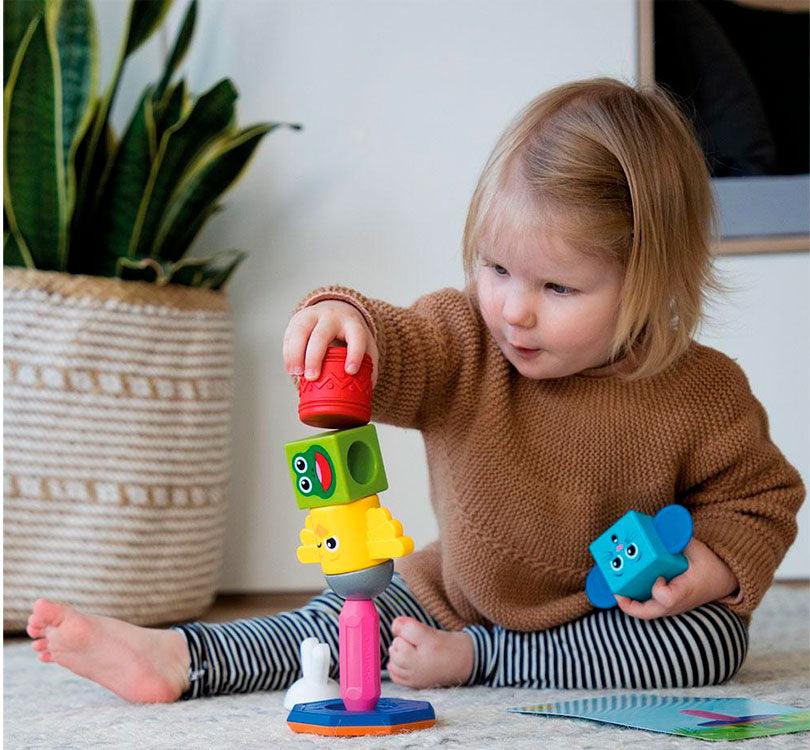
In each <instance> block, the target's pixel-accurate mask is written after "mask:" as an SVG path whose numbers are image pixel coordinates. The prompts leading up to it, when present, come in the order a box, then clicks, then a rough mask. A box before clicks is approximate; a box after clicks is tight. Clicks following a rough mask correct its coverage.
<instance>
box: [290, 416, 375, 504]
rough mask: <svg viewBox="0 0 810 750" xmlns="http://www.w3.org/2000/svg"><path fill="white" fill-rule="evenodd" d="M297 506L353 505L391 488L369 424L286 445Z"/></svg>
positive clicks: (314, 436) (371, 426)
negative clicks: (356, 501)
mask: <svg viewBox="0 0 810 750" xmlns="http://www.w3.org/2000/svg"><path fill="white" fill-rule="evenodd" d="M284 450H285V452H286V454H287V466H288V467H289V470H290V479H291V480H292V483H293V491H294V492H295V499H296V501H297V503H298V507H299V508H302V509H305V508H322V507H324V506H327V505H341V504H343V503H353V502H354V501H355V500H359V499H360V498H363V497H368V496H369V495H376V494H378V493H380V492H382V491H384V490H386V489H388V480H387V478H386V476H385V466H384V465H383V460H382V454H381V453H380V444H379V441H378V440H377V430H376V429H375V428H374V425H372V424H367V425H363V426H362V427H355V428H353V429H351V430H334V431H332V432H323V433H321V434H319V435H313V436H312V437H309V438H305V439H304V440H296V441H294V442H292V443H287V444H286V445H285V446H284Z"/></svg>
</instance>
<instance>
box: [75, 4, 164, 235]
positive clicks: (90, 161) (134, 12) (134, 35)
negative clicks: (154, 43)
mask: <svg viewBox="0 0 810 750" xmlns="http://www.w3.org/2000/svg"><path fill="white" fill-rule="evenodd" d="M172 2H173V0H133V1H132V5H131V6H130V10H129V18H128V20H127V30H126V33H125V34H124V41H123V45H122V47H121V53H120V55H119V56H118V61H117V62H116V65H115V71H114V72H113V76H112V80H111V81H110V85H109V87H108V88H107V91H106V93H105V94H104V98H103V99H102V100H101V102H100V104H99V106H98V111H97V113H96V115H95V117H94V118H93V127H92V129H91V135H90V140H89V141H88V143H87V146H86V147H85V148H86V151H87V156H86V158H84V159H83V169H82V171H81V172H80V173H79V174H80V177H79V180H78V184H79V187H78V191H77V211H78V214H79V224H80V225H82V226H84V225H85V224H86V222H87V221H88V215H89V214H92V213H93V211H94V209H95V205H96V202H97V196H98V194H99V193H100V192H103V190H104V185H103V183H102V184H98V183H97V182H96V181H95V179H94V177H95V176H97V175H98V174H102V175H103V174H104V172H105V165H106V161H105V162H104V163H101V164H100V162H101V159H100V157H99V156H98V155H97V154H96V151H97V150H98V149H99V148H101V147H102V146H103V143H102V141H103V139H104V138H106V137H107V132H108V129H109V117H110V111H111V110H112V107H113V104H114V102H115V97H116V94H117V93H118V84H119V83H120V81H121V74H122V72H123V70H124V65H125V63H126V60H127V57H129V55H131V54H132V53H133V52H134V51H135V50H136V49H138V47H140V46H141V45H142V44H143V43H144V42H145V41H146V40H147V39H148V38H149V37H150V36H152V34H153V33H154V32H155V30H156V29H157V28H158V27H159V26H160V24H161V23H162V22H163V19H164V18H165V16H166V13H167V12H168V10H169V8H170V7H171V5H172ZM91 186H92V188H91Z"/></svg>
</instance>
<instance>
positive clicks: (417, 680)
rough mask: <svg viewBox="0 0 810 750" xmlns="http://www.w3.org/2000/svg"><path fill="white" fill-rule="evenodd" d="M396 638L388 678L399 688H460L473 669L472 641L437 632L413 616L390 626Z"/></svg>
mask: <svg viewBox="0 0 810 750" xmlns="http://www.w3.org/2000/svg"><path fill="white" fill-rule="evenodd" d="M391 632H392V633H393V634H394V636H395V638H394V640H393V641H392V643H391V646H390V648H389V649H388V655H389V660H388V675H389V676H390V677H391V679H392V680H393V681H394V682H396V683H397V684H399V685H405V686H406V687H411V688H416V689H424V688H431V687H452V686H454V685H462V684H464V683H465V682H467V680H468V679H469V678H470V673H471V672H472V668H473V644H472V638H470V636H469V635H467V634H466V633H462V632H455V633H454V632H449V631H445V630H436V628H431V627H430V626H429V625H425V624H424V623H421V622H419V621H418V620H415V619H414V618H413V617H397V618H396V619H395V620H394V622H393V623H392V624H391Z"/></svg>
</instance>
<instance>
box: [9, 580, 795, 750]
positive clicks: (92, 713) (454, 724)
mask: <svg viewBox="0 0 810 750" xmlns="http://www.w3.org/2000/svg"><path fill="white" fill-rule="evenodd" d="M4 656H5V667H4V687H5V695H4V709H5V711H4V718H5V722H4V725H5V726H4V740H5V742H4V744H5V747H7V748H14V750H22V749H23V748H26V749H27V748H48V749H49V750H50V749H52V748H59V749H60V750H68V749H70V748H82V749H84V748H94V749H95V748H137V749H138V750H148V749H150V748H160V749H161V750H164V749H165V750H175V749H178V748H198V747H203V748H210V749H211V750H219V748H225V749H230V748H238V749H240V750H241V749H242V748H261V750H267V748H273V747H283V748H287V747H290V748H334V747H337V746H339V745H341V744H342V743H345V744H346V746H351V747H357V748H386V750H387V749H388V748H413V749H414V750H415V749H416V748H432V747H441V748H464V749H465V750H477V749H478V748H487V749H489V748H492V749H493V750H501V749H502V748H508V749H509V750H524V749H528V748H531V749H532V750H535V748H551V747H558V748H559V747H562V748H566V750H574V749H575V748H594V749H598V750H602V749H603V748H611V747H630V746H632V747H642V748H645V750H646V748H687V747H688V748H696V747H700V746H701V744H700V743H699V742H697V741H695V740H691V739H686V738H680V737H672V736H669V735H663V734H653V733H650V732H642V731H639V730H635V729H624V728H621V727H616V726H611V725H607V724H598V723H595V722H589V721H584V720H579V719H565V718H557V717H554V718H546V717H540V716H523V715H518V714H511V713H507V712H506V709H507V708H508V707H510V706H519V705H526V704H534V703H541V702H553V701H558V700H567V699H571V698H578V697H593V696H594V695H605V694H608V693H603V692H599V693H595V692H588V691H561V690H513V689H499V690H495V689H491V688H454V689H445V690H425V691H419V692H415V691H411V690H407V689H404V688H400V687H398V686H397V685H395V684H394V683H391V682H383V695H384V696H401V697H409V698H416V699H420V700H429V701H430V702H431V703H432V704H433V707H434V708H435V710H436V715H437V718H438V721H437V724H436V726H435V727H434V728H432V729H430V730H426V731H422V732H418V733H414V734H410V735H407V734H404V735H395V736H393V737H378V738H372V737H364V738H354V739H345V740H335V739H332V738H326V737H314V736H305V735H296V734H294V733H292V732H291V731H290V730H289V728H288V727H287V725H286V723H285V719H286V714H287V712H286V711H285V710H284V708H283V707H282V697H283V696H282V693H281V692H275V693H257V694H253V695H235V696H222V697H218V698H206V699H202V700H197V701H189V702H184V703H174V704H170V705H161V706H135V705H130V704H127V703H125V702H124V701H122V700H120V699H119V698H118V697H116V696H115V695H113V694H112V693H110V692H108V691H106V690H104V689H103V688H101V687H99V686H97V685H95V684H93V683H91V682H88V681H87V680H83V679H81V678H79V677H76V676H75V675H73V674H71V673H70V672H68V671H67V670H65V669H62V668H61V667H58V666H56V665H54V664H42V663H40V662H38V661H37V660H36V658H35V655H34V653H33V652H32V651H31V647H30V645H29V644H28V643H26V642H22V641H19V640H15V641H13V642H11V643H8V644H7V645H6V646H5V647H4ZM809 691H810V598H809V597H808V591H807V589H804V588H801V589H797V588H788V587H785V586H775V587H774V588H772V589H771V590H770V591H769V592H768V594H767V596H766V597H765V600H764V602H763V604H762V606H761V607H760V608H759V610H757V612H756V613H755V614H754V619H753V622H752V626H751V648H750V651H749V654H748V659H747V661H746V663H745V665H744V666H743V668H742V669H741V670H740V672H739V673H738V674H737V676H736V677H735V678H734V680H732V681H731V682H730V683H728V684H726V685H722V686H720V687H713V688H700V689H693V690H669V691H668V690H661V691H656V692H657V693H658V694H661V695H666V694H670V695H694V696H698V695H699V696H728V697H732V696H733V697H754V698H759V699H762V700H769V701H774V702H777V703H786V704H791V705H794V706H801V707H805V708H806V707H808V706H810V695H809V694H808V692H809ZM613 694H615V693H613ZM743 747H745V748H756V750H760V748H800V747H810V734H796V735H784V736H781V737H773V738H765V739H757V740H750V741H748V742H746V743H744V745H743Z"/></svg>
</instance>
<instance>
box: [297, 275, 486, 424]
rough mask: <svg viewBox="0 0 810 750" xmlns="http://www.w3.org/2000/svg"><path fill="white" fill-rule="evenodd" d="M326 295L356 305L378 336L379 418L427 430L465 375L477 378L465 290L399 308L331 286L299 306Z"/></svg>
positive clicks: (472, 319) (476, 329) (476, 346)
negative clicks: (475, 375) (474, 372)
mask: <svg viewBox="0 0 810 750" xmlns="http://www.w3.org/2000/svg"><path fill="white" fill-rule="evenodd" d="M325 299H334V300H341V301H343V302H348V303H349V304H351V305H354V306H355V307H356V308H357V309H358V310H359V311H360V313H361V314H362V315H363V317H364V318H365V320H366V323H367V324H368V326H369V328H370V329H371V332H372V334H373V335H374V337H375V340H376V342H377V347H378V349H379V353H380V361H379V363H378V367H379V373H378V378H377V384H376V386H375V389H374V402H373V414H372V418H373V419H374V420H375V421H378V422H386V423H388V424H394V425H397V426H399V427H409V428H415V429H420V430H424V429H427V428H429V427H430V425H431V424H433V423H435V422H436V421H440V420H441V418H442V416H443V415H444V414H445V412H446V410H447V408H448V406H449V404H450V402H451V399H452V398H453V394H454V393H455V389H456V388H457V387H458V383H459V381H460V380H461V379H462V377H464V379H465V380H470V381H471V382H474V374H473V371H474V370H475V369H476V367H477V365H476V363H477V362H479V361H480V359H481V357H480V351H479V350H480V338H481V334H480V326H479V324H478V319H477V315H476V312H475V310H474V306H473V304H472V302H471V299H470V297H469V296H468V295H467V294H465V293H464V292H462V291H459V290H458V289H442V290H440V291H438V292H432V293H430V294H426V295H425V296H423V297H420V298H419V299H418V300H417V301H416V302H415V303H414V304H413V305H411V306H410V307H397V306H395V305H392V304H389V303H387V302H384V301H382V300H377V299H371V298H369V297H366V296H365V295H363V294H361V293H360V292H357V291H355V290H354V289H349V288H347V287H341V286H328V287H322V288H320V289H316V290H315V291H314V292H312V293H310V294H309V295H307V296H306V297H305V298H304V299H303V300H302V302H301V303H300V304H299V306H298V308H297V309H301V308H302V307H305V306H307V305H313V304H315V303H316V302H320V301H322V300H325ZM462 371H464V375H462Z"/></svg>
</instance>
